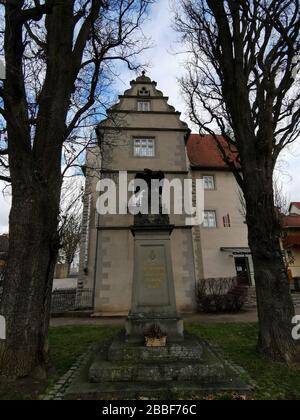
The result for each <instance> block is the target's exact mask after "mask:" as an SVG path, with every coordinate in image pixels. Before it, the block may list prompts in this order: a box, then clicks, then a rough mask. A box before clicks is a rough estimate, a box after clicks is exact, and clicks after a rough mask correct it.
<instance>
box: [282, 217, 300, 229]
mask: <svg viewBox="0 0 300 420" xmlns="http://www.w3.org/2000/svg"><path fill="white" fill-rule="evenodd" d="M283 227H284V228H300V216H284V218H283Z"/></svg>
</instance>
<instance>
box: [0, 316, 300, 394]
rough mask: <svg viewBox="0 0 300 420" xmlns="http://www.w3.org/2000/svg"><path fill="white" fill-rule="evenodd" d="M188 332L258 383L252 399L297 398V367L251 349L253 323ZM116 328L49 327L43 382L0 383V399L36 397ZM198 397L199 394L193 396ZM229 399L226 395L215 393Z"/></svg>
mask: <svg viewBox="0 0 300 420" xmlns="http://www.w3.org/2000/svg"><path fill="white" fill-rule="evenodd" d="M187 328H188V330H189V331H190V332H192V333H194V334H197V335H198V336H199V337H202V338H204V339H206V340H207V341H210V342H211V343H214V344H217V345H219V346H220V347H221V348H222V349H223V352H224V354H225V356H226V358H227V359H229V360H232V361H233V362H235V363H237V364H238V365H240V366H242V367H243V368H244V369H245V370H246V371H247V372H248V374H249V375H250V376H251V377H252V379H254V380H255V381H256V383H257V385H258V388H257V390H256V391H255V392H254V393H253V395H251V396H250V398H253V399H284V400H285V399H288V400H289V399H299V400H300V366H294V367H289V368H288V367H287V366H285V365H283V364H280V363H271V362H268V361H267V360H266V359H265V358H264V357H262V356H260V355H258V354H257V353H256V351H255V345H256V336H257V325H256V324H236V323H234V324H233V323H232V324H214V325H200V324H197V323H193V324H188V325H187ZM117 331H118V328H116V327H110V326H109V327H97V326H78V327H76V326H74V327H58V328H52V329H51V330H50V348H51V352H50V359H51V365H52V368H51V370H50V373H49V379H48V381H47V383H45V382H39V381H32V380H31V381H28V380H24V381H20V383H19V384H17V386H16V385H15V384H14V385H13V386H12V385H8V384H5V385H4V384H3V385H0V399H37V398H38V396H39V394H41V393H43V391H44V390H45V388H46V387H47V386H50V385H52V384H53V383H55V382H56V380H57V379H58V378H59V377H60V376H62V375H63V374H64V373H65V372H66V371H67V370H68V369H69V368H70V367H71V366H72V365H73V364H74V362H75V361H76V359H77V358H78V356H80V355H81V354H82V353H84V352H85V351H86V350H87V349H88V348H89V346H90V345H91V344H92V343H95V342H99V341H101V340H104V339H107V338H109V337H112V336H113V335H114V334H115V333H117ZM195 397H196V398H197V397H201V396H200V395H199V396H197V395H196V396H195ZM219 398H230V396H228V395H227V396H226V395H224V396H219Z"/></svg>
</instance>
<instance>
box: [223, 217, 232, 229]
mask: <svg viewBox="0 0 300 420" xmlns="http://www.w3.org/2000/svg"><path fill="white" fill-rule="evenodd" d="M223 225H224V227H225V228H230V227H231V221H230V215H229V214H226V216H224V217H223Z"/></svg>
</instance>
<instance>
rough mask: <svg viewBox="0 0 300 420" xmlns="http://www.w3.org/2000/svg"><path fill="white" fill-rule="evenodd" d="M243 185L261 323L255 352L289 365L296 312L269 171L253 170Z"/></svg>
mask: <svg viewBox="0 0 300 420" xmlns="http://www.w3.org/2000/svg"><path fill="white" fill-rule="evenodd" d="M254 178H256V179H255V180H254ZM247 181H248V182H247ZM245 182H246V183H247V184H248V186H247V188H246V191H247V195H246V197H245V199H246V207H247V223H248V230H249V245H250V249H251V252H252V257H253V263H254V270H255V282H256V291H257V304H258V317H259V323H260V333H259V340H258V350H259V351H260V352H262V353H264V354H266V355H268V356H269V357H270V358H271V359H273V360H281V361H286V362H291V361H292V360H293V357H294V355H295V354H296V352H297V346H296V342H295V341H294V340H293V338H292V333H291V331H292V327H293V326H292V318H293V316H294V314H295V310H294V306H293V302H292V297H291V294H290V290H289V284H288V276H287V271H286V268H285V265H284V261H283V256H282V250H281V246H280V223H279V217H278V215H277V214H276V210H275V208H274V198H273V185H272V182H273V181H272V171H271V172H269V171H268V170H265V169H263V168H262V169H261V170H258V169H257V168H253V170H252V171H249V176H247V171H246V175H245Z"/></svg>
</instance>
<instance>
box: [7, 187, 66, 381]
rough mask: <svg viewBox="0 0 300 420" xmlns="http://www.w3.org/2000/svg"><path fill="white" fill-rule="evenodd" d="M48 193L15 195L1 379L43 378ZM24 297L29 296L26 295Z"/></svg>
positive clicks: (50, 241) (53, 246) (53, 226)
mask: <svg viewBox="0 0 300 420" xmlns="http://www.w3.org/2000/svg"><path fill="white" fill-rule="evenodd" d="M49 197H53V194H48V191H47V189H44V190H43V188H39V189H38V188H36V186H35V189H31V190H30V189H29V190H28V191H27V194H26V199H25V200H24V194H21V191H16V188H15V191H14V195H13V202H12V210H11V213H10V249H9V259H8V267H7V271H6V276H5V280H4V285H3V286H4V289H3V294H2V301H1V308H0V313H1V314H4V315H5V317H6V322H7V337H6V340H5V341H2V342H0V375H1V376H9V377H23V376H27V375H28V373H31V374H34V375H39V376H41V375H43V374H44V373H45V362H46V357H47V346H48V344H47V335H48V325H49V314H50V304H51V291H52V282H53V273H54V267H55V262H56V256H57V245H58V244H57V236H56V232H57V220H58V208H59V206H58V204H59V201H58V200H57V201H56V203H53V201H52V202H51V203H50V202H49ZM28 293H29V294H28Z"/></svg>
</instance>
